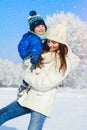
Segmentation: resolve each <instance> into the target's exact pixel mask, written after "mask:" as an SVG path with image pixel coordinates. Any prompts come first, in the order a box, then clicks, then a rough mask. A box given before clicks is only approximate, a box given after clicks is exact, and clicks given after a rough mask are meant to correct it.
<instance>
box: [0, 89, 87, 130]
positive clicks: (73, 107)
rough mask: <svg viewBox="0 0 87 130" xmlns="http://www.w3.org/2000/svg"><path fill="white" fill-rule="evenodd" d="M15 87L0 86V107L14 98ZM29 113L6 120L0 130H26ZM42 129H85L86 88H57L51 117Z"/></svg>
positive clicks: (86, 110)
mask: <svg viewBox="0 0 87 130" xmlns="http://www.w3.org/2000/svg"><path fill="white" fill-rule="evenodd" d="M16 93H17V89H12V88H5V89H4V88H0V108H2V107H3V106H5V105H7V104H8V103H10V102H11V101H13V100H15V99H16ZM28 122H29V115H27V116H21V117H19V118H16V119H13V120H11V121H8V122H6V123H5V124H3V126H1V127H0V130H27V126H28ZM43 130H87V89H82V90H77V89H69V88H64V89H59V91H58V94H57V97H56V100H55V105H54V110H53V114H52V117H51V118H49V119H47V120H46V122H45V125H44V128H43Z"/></svg>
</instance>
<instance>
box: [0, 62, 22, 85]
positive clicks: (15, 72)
mask: <svg viewBox="0 0 87 130" xmlns="http://www.w3.org/2000/svg"><path fill="white" fill-rule="evenodd" d="M20 82H21V66H20V65H16V64H14V63H13V62H11V61H9V60H2V59H0V87H17V86H19V84H20Z"/></svg>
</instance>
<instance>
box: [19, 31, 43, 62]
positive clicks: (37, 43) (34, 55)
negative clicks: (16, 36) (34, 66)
mask: <svg viewBox="0 0 87 130" xmlns="http://www.w3.org/2000/svg"><path fill="white" fill-rule="evenodd" d="M42 48H43V47H42V41H41V39H40V38H39V37H38V36H37V35H36V34H33V33H32V32H27V33H26V34H24V35H23V37H22V39H21V41H20V42H19V44H18V52H19V55H20V57H21V58H22V59H23V60H26V59H28V58H30V59H31V63H37V61H38V57H39V55H40V54H41V52H42Z"/></svg>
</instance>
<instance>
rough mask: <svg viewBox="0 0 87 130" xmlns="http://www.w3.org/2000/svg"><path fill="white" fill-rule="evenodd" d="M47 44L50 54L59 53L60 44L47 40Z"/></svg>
mask: <svg viewBox="0 0 87 130" xmlns="http://www.w3.org/2000/svg"><path fill="white" fill-rule="evenodd" d="M47 41H48V42H47V44H48V46H49V48H50V49H49V51H50V52H54V51H57V50H58V49H59V43H58V42H55V41H52V40H47Z"/></svg>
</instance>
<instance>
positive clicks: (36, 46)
mask: <svg viewBox="0 0 87 130" xmlns="http://www.w3.org/2000/svg"><path fill="white" fill-rule="evenodd" d="M41 52H42V41H41V39H40V38H39V37H37V36H36V35H33V36H32V37H31V38H30V54H31V56H32V58H31V63H37V61H38V58H39V55H40V54H41Z"/></svg>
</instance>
